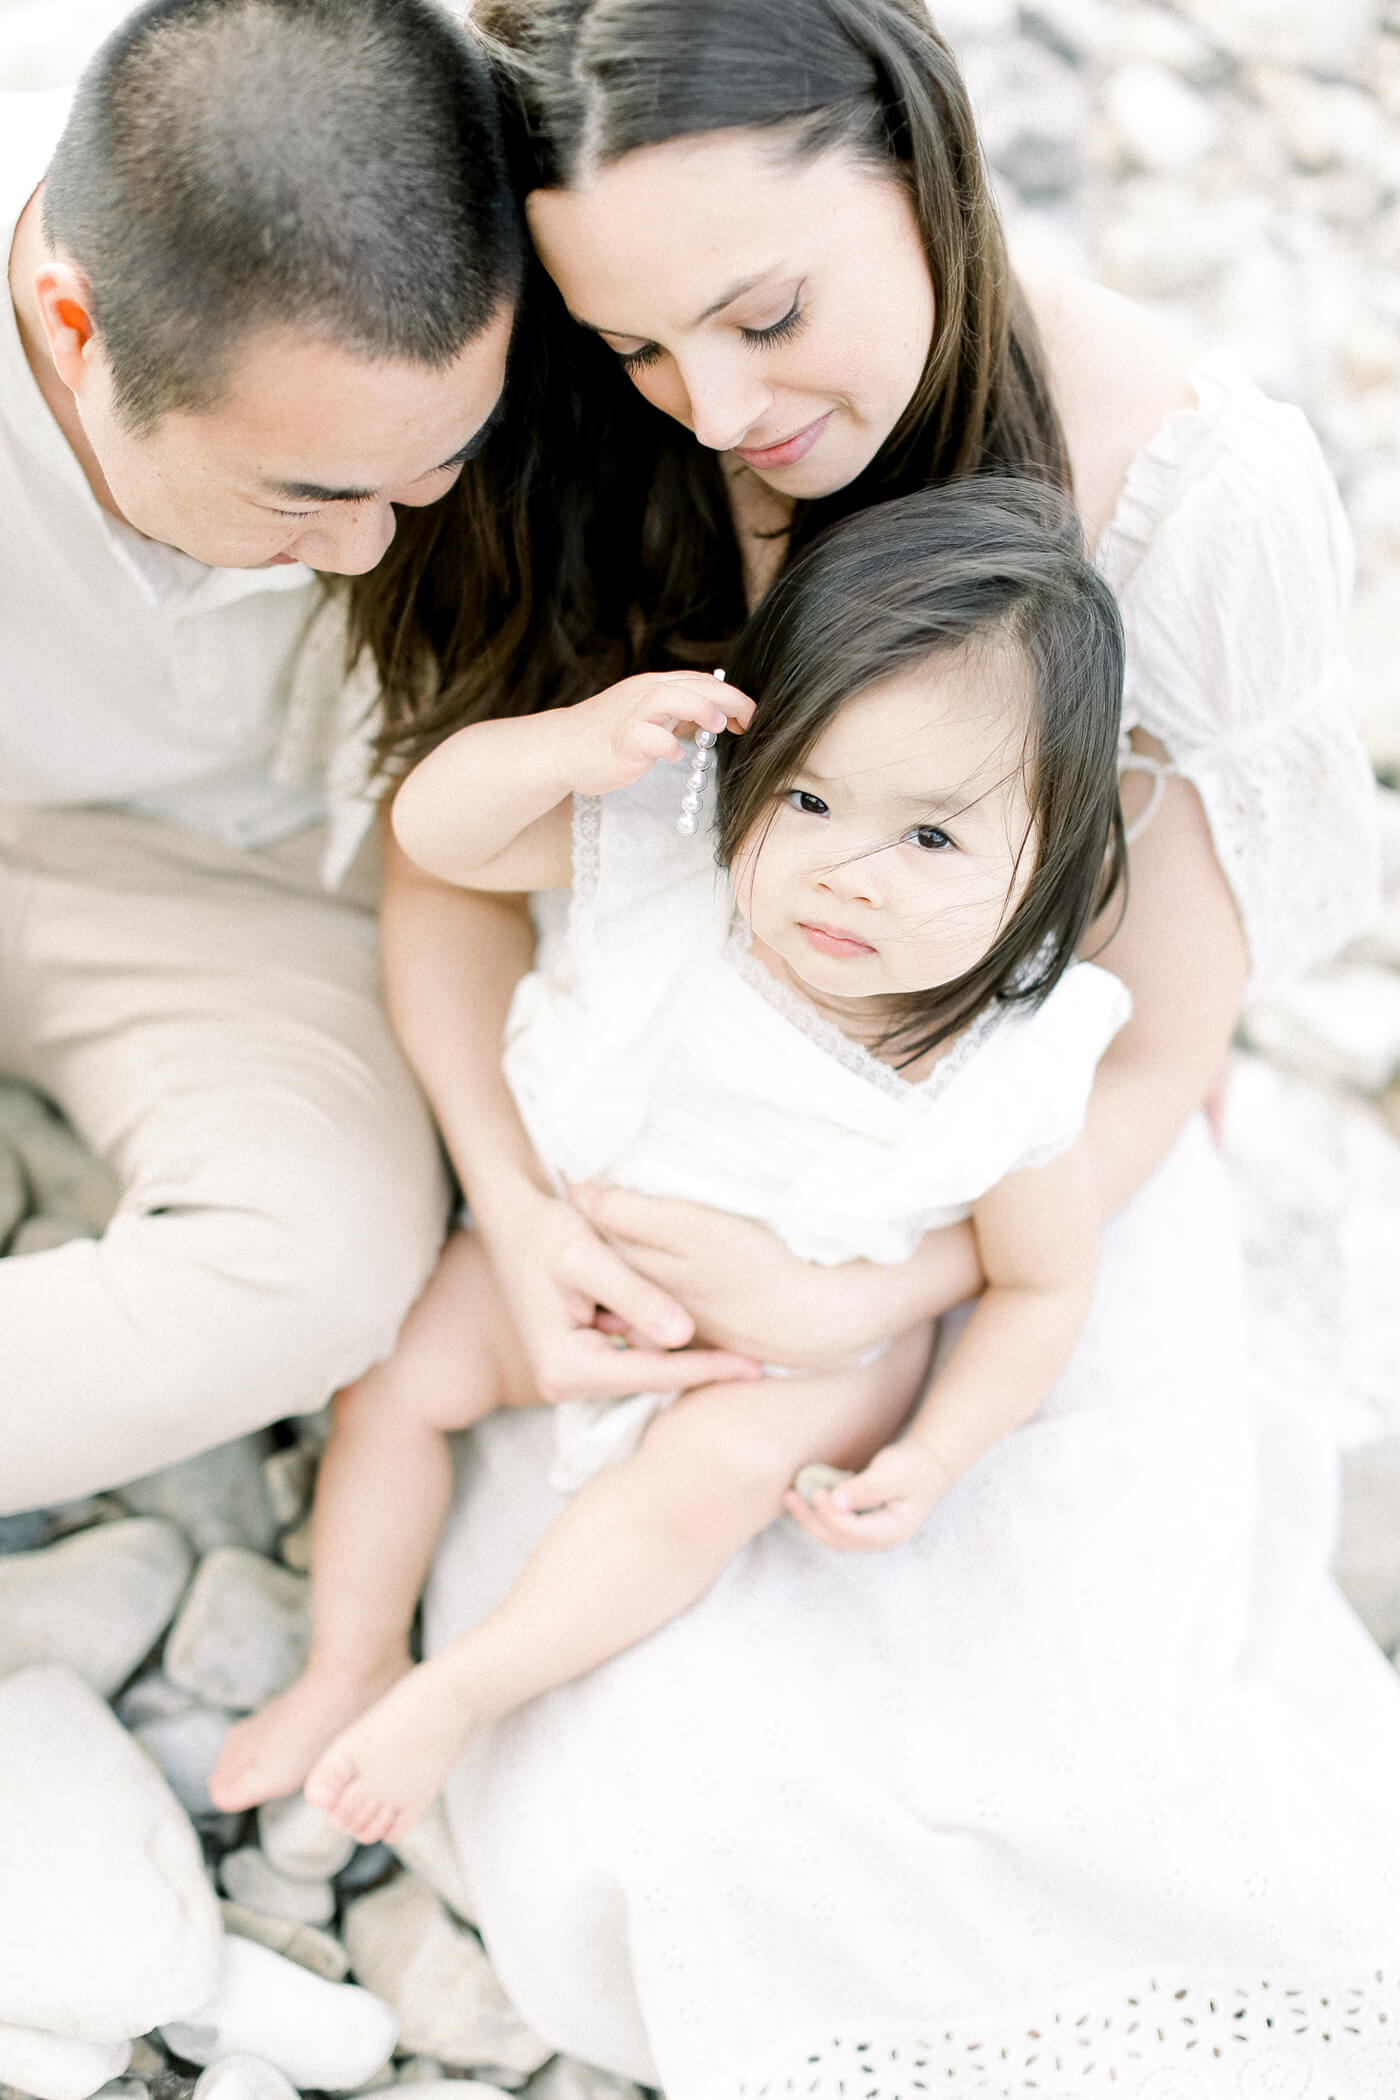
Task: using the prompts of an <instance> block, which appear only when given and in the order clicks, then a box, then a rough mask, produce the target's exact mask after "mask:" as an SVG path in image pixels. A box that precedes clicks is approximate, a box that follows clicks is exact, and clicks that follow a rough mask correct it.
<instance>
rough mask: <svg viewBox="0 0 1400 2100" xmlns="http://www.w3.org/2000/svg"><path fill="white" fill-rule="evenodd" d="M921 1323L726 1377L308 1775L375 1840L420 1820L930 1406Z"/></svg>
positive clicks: (343, 1818)
mask: <svg viewBox="0 0 1400 2100" xmlns="http://www.w3.org/2000/svg"><path fill="white" fill-rule="evenodd" d="M928 1354H929V1332H928V1330H927V1329H921V1330H919V1331H918V1332H916V1333H914V1334H911V1335H905V1336H903V1337H901V1338H900V1340H899V1341H897V1342H896V1343H894V1344H893V1345H892V1346H891V1348H890V1349H889V1350H888V1351H887V1352H886V1353H885V1355H884V1356H883V1357H882V1358H881V1359H880V1360H879V1361H878V1362H877V1363H875V1364H871V1365H869V1366H867V1367H865V1368H864V1369H861V1370H856V1371H844V1372H839V1373H830V1374H826V1375H815V1374H814V1375H811V1376H803V1377H800V1378H768V1379H764V1380H762V1381H760V1382H759V1383H757V1384H752V1383H750V1384H742V1385H712V1386H704V1387H701V1388H698V1389H697V1390H696V1391H694V1392H692V1393H689V1394H685V1395H683V1396H682V1397H681V1398H680V1399H679V1400H677V1401H675V1402H674V1403H673V1404H672V1405H671V1406H670V1407H669V1408H668V1409H667V1410H666V1411H665V1413H664V1414H662V1415H660V1416H658V1417H657V1419H656V1420H655V1421H654V1422H653V1423H652V1424H651V1426H650V1428H649V1429H648V1431H647V1434H646V1436H645V1438H644V1439H643V1442H642V1446H641V1449H640V1450H639V1451H638V1453H637V1455H636V1456H635V1458H632V1459H630V1460H628V1461H627V1462H626V1463H625V1464H623V1465H617V1466H609V1467H608V1468H607V1469H606V1470H605V1471H604V1472H602V1473H601V1474H599V1475H598V1477H597V1478H596V1479H594V1480H591V1481H590V1482H589V1483H588V1485H587V1486H586V1487H585V1488H583V1489H582V1490H581V1491H580V1492H579V1493H578V1494H577V1495H576V1496H574V1498H573V1500H572V1501H571V1502H570V1503H569V1505H568V1507H567V1508H566V1509H565V1510H564V1511H563V1513H562V1514H561V1515H560V1516H559V1517H558V1518H557V1519H556V1521H555V1522H554V1523H553V1524H552V1525H551V1526H550V1528H549V1530H548V1531H547V1532H546V1533H545V1535H544V1537H543V1538H542V1539H541V1541H540V1543H539V1545H538V1546H537V1547H536V1548H535V1551H534V1552H533V1553H532V1554H531V1556H530V1558H529V1560H528V1561H527V1562H526V1564H525V1567H524V1569H523V1570H522V1571H521V1574H520V1576H519V1578H518V1580H517V1581H516V1583H515V1585H514V1587H513V1588H512V1589H511V1591H510V1593H509V1595H508V1596H507V1597H506V1598H505V1599H504V1601H503V1602H502V1603H501V1604H500V1605H499V1606H498V1607H497V1608H496V1610H495V1611H493V1612H491V1613H490V1614H489V1615H488V1617H487V1618H485V1619H484V1620H483V1621H482V1622H481V1624H480V1625H479V1626H476V1627H474V1628H473V1629H472V1630H471V1631H470V1632H469V1633H466V1634H464V1635H463V1636H462V1637H461V1638H460V1639H459V1640H457V1641H454V1642H453V1643H452V1645H451V1646H450V1647H448V1648H446V1649H444V1650H443V1652H442V1654H441V1655H438V1656H435V1657H433V1659H432V1660H431V1661H429V1662H426V1663H423V1664H420V1666H419V1667H418V1668H417V1669H416V1670H413V1671H412V1672H411V1673H410V1674H409V1675H408V1676H407V1677H406V1678H404V1679H403V1681H402V1682H401V1683H399V1684H396V1685H395V1686H394V1688H393V1690H392V1691H391V1692H390V1693H389V1695H388V1696H387V1698H385V1699H382V1700H381V1701H380V1702H379V1704H378V1705H377V1706H375V1707H372V1708H371V1709H370V1710H369V1712H367V1713H365V1714H364V1715H363V1716H362V1717H361V1718H360V1719H359V1720H358V1721H356V1722H354V1723H353V1724H352V1725H351V1726H350V1727H349V1728H347V1729H346V1730H345V1732H344V1733H343V1734H342V1735H340V1736H339V1737H338V1738H337V1739H336V1741H335V1742H334V1743H332V1744H331V1746H330V1748H329V1749H328V1750H327V1751H326V1753H325V1754H324V1756H322V1757H321V1758H320V1760H319V1761H318V1762H317V1764H316V1765H315V1766H314V1767H313V1769H312V1771H311V1774H310V1776H309V1777H308V1779H307V1782H306V1794H307V1798H308V1800H313V1801H316V1802H317V1803H318V1804H319V1805H320V1806H321V1807H322V1808H324V1809H326V1810H327V1811H328V1812H329V1813H330V1814H332V1815H333V1816H334V1817H335V1819H336V1821H337V1822H339V1823H342V1824H344V1826H345V1828H346V1829H348V1830H351V1831H353V1832H354V1834H355V1835H356V1836H357V1837H358V1838H360V1840H361V1841H362V1842H363V1843H369V1842H372V1841H373V1840H374V1839H377V1838H384V1837H389V1838H392V1837H397V1836H398V1835H399V1834H400V1833H401V1832H402V1831H403V1830H404V1829H406V1828H407V1826H408V1825H409V1823H411V1822H412V1821H413V1819H414V1817H415V1816H417V1815H419V1814H421V1813H422V1811H423V1809H424V1808H426V1807H427V1805H428V1803H429V1802H430V1801H431V1800H432V1798H433V1796H434V1795H435V1794H436V1793H437V1791H438V1789H439V1787H440V1786H441V1785H442V1782H443V1780H444V1779H445V1778H446V1776H447V1774H448V1772H449V1771H450V1770H451V1768H452V1766H453V1765H454V1764H455V1763H456V1761H457V1759H458V1757H459V1756H460V1754H461V1752H462V1749H463V1748H464V1746H465V1744H466V1741H467V1739H468V1737H469V1736H470V1735H471V1734H472V1732H473V1731H474V1730H475V1729H476V1728H477V1727H479V1726H480V1725H481V1724H482V1723H483V1722H484V1721H489V1720H495V1719H497V1718H498V1717H499V1716H500V1715H502V1714H505V1713H509V1712H511V1711H513V1709H514V1708H515V1707H517V1706H520V1705H523V1704H524V1702H525V1701H526V1700H527V1699H531V1698H533V1697H534V1696H535V1695H536V1694H537V1693H539V1692H543V1691H547V1690H549V1689H550V1688H551V1687H553V1686H554V1685H558V1684H563V1683H566V1682H567V1681H568V1680H569V1679H570V1678H573V1677H578V1676H581V1675H582V1674H583V1672H584V1671H586V1670H590V1669H592V1668H593V1667H594V1666H595V1665H596V1664H598V1663H601V1662H604V1661H606V1660H607V1659H608V1658H609V1657H610V1656H613V1655H617V1654H619V1653H620V1652H621V1650H622V1649H624V1648H629V1647H631V1646H632V1645H633V1644H634V1642H636V1641H639V1640H641V1639H643V1638H644V1637H645V1635H647V1634H649V1633H653V1632H655V1631H656V1629H657V1628H658V1627H660V1626H663V1625H664V1624H665V1623H666V1622H667V1621H668V1620H670V1619H673V1618H675V1617H677V1616H678V1614H679V1613H681V1612H683V1611H684V1610H686V1609H687V1607H688V1606H689V1605H691V1604H693V1603H695V1602H696V1600H697V1599H698V1598H699V1597H701V1596H703V1595H704V1593H705V1591H706V1590H707V1589H709V1587H710V1585H711V1584H712V1583H713V1582H714V1580H715V1579H716V1577H717V1576H718V1575H719V1574H720V1573H721V1572H722V1570H723V1569H724V1567H725V1566H726V1565H727V1563H728V1562H729V1561H730V1560H731V1559H732V1558H733V1556H734V1554H735V1553H737V1552H738V1550H739V1549H740V1547H741V1546H743V1545H745V1544H747V1542H748V1541H749V1540H750V1539H751V1538H754V1537H755V1536H756V1535H757V1534H758V1533H759V1532H760V1531H762V1530H763V1529H764V1527H765V1526H766V1525H767V1524H769V1523H771V1522H772V1520H773V1518H774V1517H776V1516H778V1515H779V1514H781V1508H782V1500H781V1498H782V1495H783V1491H784V1489H786V1488H787V1487H788V1486H789V1485H790V1484H791V1482H792V1479H793V1476H794V1474H795V1473H796V1472H797V1471H798V1469H799V1467H801V1466H803V1465H805V1464H807V1463H808V1462H809V1461H811V1460H816V1459H824V1460H827V1461H829V1462H831V1463H833V1464H838V1465H848V1466H852V1467H859V1466H862V1465H864V1464H866V1463H867V1462H868V1460H869V1459H870V1458H871V1457H873V1455H874V1453H875V1452H876V1451H877V1450H878V1449H880V1447H881V1446H882V1445H883V1444H885V1443H887V1442H888V1441H889V1439H890V1437H891V1436H892V1434H893V1433H894V1431H895V1430H896V1429H897V1428H898V1427H899V1424H900V1423H901V1422H902V1421H903V1420H904V1418H905V1416H906V1415H907V1414H908V1412H909V1410H910V1407H911V1406H912V1404H913V1402H914V1400H915V1398H916V1397H917V1394H918V1390H919V1387H920V1384H921V1382H922V1378H923V1373H924V1370H925V1368H926V1366H927V1362H928Z"/></svg>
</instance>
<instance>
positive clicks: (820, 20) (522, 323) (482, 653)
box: [352, 0, 1069, 774]
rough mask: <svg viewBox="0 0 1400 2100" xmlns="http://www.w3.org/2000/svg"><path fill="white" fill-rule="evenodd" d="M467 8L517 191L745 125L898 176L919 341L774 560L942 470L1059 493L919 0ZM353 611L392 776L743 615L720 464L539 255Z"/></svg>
mask: <svg viewBox="0 0 1400 2100" xmlns="http://www.w3.org/2000/svg"><path fill="white" fill-rule="evenodd" d="M473 19H474V23H475V26H476V31H477V33H479V34H482V35H483V36H484V37H485V38H486V41H487V45H488V49H489V50H490V52H491V54H492V57H493V62H494V63H495V65H496V67H497V71H498V75H499V78H500V80H501V84H502V93H503V96H504V98H505V103H506V109H507V117H508V123H509V126H510V129H511V133H512V150H513V153H514V158H515V167H516V177H517V181H518V183H519V185H520V189H521V191H522V194H523V193H528V191H530V190H531V189H536V188H561V187H563V188H567V187H569V186H570V185H571V184H573V183H576V182H578V181H580V180H585V179H587V178H588V176H589V175H590V174H591V173H593V172H595V171H596V170H598V169H599V168H602V167H606V166H608V165H610V164H611V163H612V162H614V161H616V160H619V159H620V158H621V157H622V156H623V155H624V154H626V153H630V152H633V151H635V150H637V149H638V148H640V147H643V146H649V145H656V144H660V143H663V142H665V141H666V140H669V139H674V138H684V137H691V136H695V135H696V134H701V133H704V132H708V131H715V130H728V129H732V128H735V127H750V126H751V127H755V128H762V129H764V130H766V131H770V132H772V134H773V141H774V146H775V150H780V151H790V152H791V153H792V154H793V155H794V156H795V157H799V158H800V157H805V156H810V155H813V154H817V153H821V152H824V151H828V150H832V149H835V148H841V149H844V150H846V151H848V152H853V153H855V154H857V155H858V156H860V157H861V158H862V159H863V160H865V161H867V162H868V163H870V164H871V165H872V166H875V167H877V168H879V169H881V170H883V171H887V172H891V173H893V174H895V175H896V176H897V177H898V178H900V179H901V180H903V181H904V182H905V183H906V184H907V185H908V189H909V194H910V197H911V199H912V201H913V205H914V209H915V212H916V215H917V219H918V224H919V228H920V232H921V234H922V236H923V242H924V248H925V252H926V254H927V256H928V261H929V268H930V272H931V275H932V279H933V289H934V297H935V307H936V318H935V324H934V336H933V341H932V344H931V346H930V349H929V355H928V359H927V362H926V364H925V367H924V371H923V374H922V376H921V378H920V381H919V385H918V387H917V388H916V389H915V392H914V395H913V397H912V398H911V400H910V402H909V404H908V406H907V407H906V409H905V411H904V413H903V415H902V416H901V418H900V420H899V422H898V424H897V425H896V426H895V428H894V430H893V431H892V432H891V433H890V436H889V437H888V438H887V439H886V441H885V443H884V445H883V446H882V447H881V449H880V451H879V453H878V454H877V456H876V458H875V459H874V460H873V461H872V462H871V464H870V465H869V466H868V467H867V468H866V469H865V470H864V472H863V473H861V474H860V475H859V476H857V478H856V479H855V480H854V481H852V482H850V483H849V484H848V485H847V486H846V487H845V488H842V489H839V490H837V491H836V492H835V493H834V494H833V495H831V496H828V497H824V498H821V499H819V500H816V501H812V502H804V503H801V504H799V505H798V506H797V510H796V513H795V515H794V519H793V524H792V531H791V534H790V537H789V544H788V555H789V557H791V556H792V555H794V554H796V553H798V552H800V550H801V549H802V548H803V547H804V546H805V545H807V544H808V542H809V541H810V540H811V539H812V538H813V537H814V536H815V535H816V534H817V533H818V532H820V531H822V530H823V529H824V528H825V527H826V526H828V525H830V524H832V523H833V522H835V521H836V520H837V519H839V518H842V517H845V516H848V515H849V514H850V513H851V512H852V511H856V510H860V509H863V508H865V507H866V506H867V505H869V504H872V503H878V502H882V501H885V500H887V499H889V498H891V497H894V496H899V495H903V494H907V493H909V492H911V491H913V490H915V489H920V488H925V487H929V486H931V485H935V484H938V483H941V482H946V481H952V480H955V479H958V478H960V477H961V476H963V475H966V474H973V473H983V474H985V473H993V472H1010V473H1016V474H1020V475H1023V476H1025V475H1030V476H1034V477H1038V478H1040V479H1042V480H1046V481H1049V482H1051V483H1053V484H1054V485H1056V486H1057V487H1060V488H1062V489H1063V488H1067V487H1068V485H1069V469H1068V462H1067V458H1066V454H1065V447H1064V440H1063V435H1062V432H1061V430H1060V426H1059V421H1058V418H1057V416H1056V414H1055V410H1054V407H1053V404H1052V402H1051V399H1050V394H1049V388H1048V385H1047V382H1046V377H1045V369H1044V360H1043V356H1042V353H1041V350H1040V346H1039V343H1038V341H1037V338H1036V334H1035V330H1034V326H1033V323H1032V321H1031V319H1030V315H1029V312H1028V310H1027V308H1026V305H1025V301H1024V299H1023V297H1022V295H1021V293H1020V290H1019V287H1017V285H1016V284H1015V281H1014V279H1013V278H1012V276H1011V273H1010V270H1009V267H1008V264H1007V260H1006V251H1005V246H1004V243H1003V240H1002V235H1001V229H1000V226H999V225H998V222H997V218H996V213H995V209H994V207H993V205H992V201H991V198H990V195H989V192H988V187H987V182H986V176H985V171H984V169H983V166H982V160H981V154H980V149H979V146H978V141H977V134H976V128H975V125H974V122H973V118H972V113H971V110H970V108H969V105H968V101H967V96H966V92H965V90H964V88H963V85H962V81H961V78H960V76H959V74H958V69H957V65H956V63H955V61H954V59H953V56H952V54H951V52H950V51H949V49H948V47H947V45H946V44H945V43H944V42H943V40H942V39H941V38H940V37H939V36H938V35H937V33H936V32H935V30H934V29H933V27H932V25H931V24H930V22H929V19H928V16H927V14H926V12H925V9H924V6H923V0H479V4H478V6H477V8H476V11H475V15H474V18H473ZM352 605H353V617H352V632H353V640H354V645H355V646H356V648H358V647H359V646H361V645H367V646H368V647H369V648H370V649H371V650H372V651H373V654H374V657H375V659H376V662H377V665H378V669H379V674H380V679H381V684H382V688H383V694H384V716H383V726H382V731H381V735H380V739H379V752H380V758H381V762H382V763H383V765H384V766H385V768H386V770H387V771H388V772H390V773H391V774H398V773H400V772H402V771H403V770H405V769H406V768H407V766H408V765H410V764H412V763H413V761H414V760H415V759H417V758H418V757H420V756H421V755H422V754H423V753H424V752H425V751H427V750H428V749H430V748H431V746H432V745H433V744H435V743H437V742H439V741H440V740H441V738H442V737H443V736H445V735H447V734H448V733H449V732H450V731H451V730H453V729H455V728H458V727H460V726H461V725H462V724H463V723H465V722H468V721H474V720H479V719H481V718H483V717H486V716H491V715H502V714H525V713H533V712H535V711H537V710H538V709H541V708H546V707H553V706H559V705H563V704H566V703H568V702H571V701H574V700H578V699H581V698H583V697H584V696H585V695H586V694H588V693H589V692H592V691H595V690H597V689H598V687H599V686H601V685H603V684H606V683H608V682H609V681H610V680H611V679H613V678H616V677H620V676H623V675H624V674H625V673H627V672H629V671H633V670H640V669H645V668H657V669H664V668H669V667H673V666H675V665H677V664H689V665H697V664H698V665H708V664H713V663H718V662H719V661H720V660H721V659H722V657H723V655H724V652H725V649H726V646H727V644H728V643H729V641H730V639H731V638H732V636H733V635H734V634H735V632H736V631H737V629H738V628H739V626H740V625H741V624H742V621H743V618H744V615H745V610H746V608H745V605H744V597H743V584H742V577H741V573H740V564H739V554H738V548H737V544H736V541H735V535H734V529H733V524H732V521H731V518H730V513H729V507H728V502H727V498H726V492H725V488H724V483H723V479H722V475H721V470H720V466H719V462H718V459H717V457H716V455H714V454H713V453H709V452H706V451H705V450H704V449H703V448H702V447H700V446H699V445H697V444H696V442H695V440H694V438H693V437H692V436H691V434H690V433H689V432H688V431H687V430H685V429H684V428H683V427H682V426H681V425H680V424H678V423H676V422H675V421H673V420H672V419H671V418H670V417H667V416H665V415H663V414H661V413H659V412H658V411H657V410H655V409H653V408H651V407H650V405H649V404H647V403H646V402H645V401H643V400H642V398H641V396H640V395H639V394H638V393H637V391H636V389H635V388H634V387H633V386H632V384H631V382H630V380H628V378H627V377H626V375H625V373H624V372H623V371H622V369H621V366H620V365H619V363H618V361H617V359H616V357H615V356H614V355H613V354H612V352H610V351H608V350H606V349H605V348H604V347H603V345H602V344H601V343H599V342H598V340H597V339H596V338H595V337H592V336H590V335H588V334H586V333H585V331H583V330H582V329H579V328H577V327H575V326H574V325H573V323H572V322H570V320H569V318H568V316H567V314H566V313H565V312H564V310H563V306H562V302H561V301H560V299H559V297H558V295H557V293H556V292H555V290H554V288H553V286H552V284H550V282H549V280H548V279H547V277H546V276H545V273H544V272H543V270H542V269H541V268H540V267H539V265H538V264H535V265H534V266H533V267H532V269H531V272H530V275H529V278H528V282H527V286H526V290H525V294H524V298H523V301H522V306H521V312H520V318H519V323H518V326H517V331H516V343H515V347H514V352H513V356H512V360H511V372H510V378H509V381H508V385H507V393H506V398H505V401H504V402H503V405H502V410H501V414H500V417H499V419H498V422H497V425H496V427H495V429H494V431H493V434H492V436H491V438H490V440H489V441H488V443H487V444H486V445H485V447H484V448H483V450H482V452H481V454H480V455H479V456H478V458H477V459H475V460H473V461H472V462H470V463H469V464H468V466H467V467H466V468H465V469H464V470H463V473H462V476H461V479H460V481H459V483H458V485H457V487H456V489H455V490H454V491H453V492H452V494H451V495H449V496H448V497H447V498H445V499H444V501H443V502H442V503H440V504H438V505H436V506H434V508H433V509H431V510H427V511H410V512H408V513H406V514H405V515H404V516H403V517H402V519H401V522H400V526H399V533H398V536H397V538H396V540H395V542H394V544H393V546H392V547H391V548H390V550H389V553H388V555H387V556H386V558H385V559H384V561H383V562H382V563H381V564H380V565H379V567H378V568H377V569H375V570H374V571H372V572H371V573H370V574H369V575H368V576H366V577H363V578H361V579H359V580H358V581H357V582H356V584H355V586H354V589H353V597H352Z"/></svg>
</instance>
